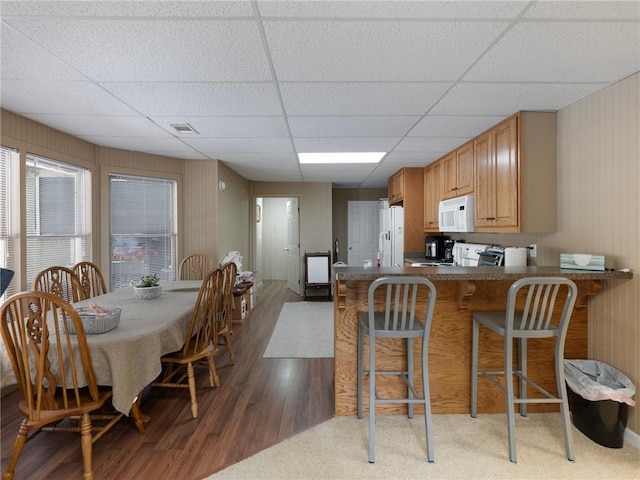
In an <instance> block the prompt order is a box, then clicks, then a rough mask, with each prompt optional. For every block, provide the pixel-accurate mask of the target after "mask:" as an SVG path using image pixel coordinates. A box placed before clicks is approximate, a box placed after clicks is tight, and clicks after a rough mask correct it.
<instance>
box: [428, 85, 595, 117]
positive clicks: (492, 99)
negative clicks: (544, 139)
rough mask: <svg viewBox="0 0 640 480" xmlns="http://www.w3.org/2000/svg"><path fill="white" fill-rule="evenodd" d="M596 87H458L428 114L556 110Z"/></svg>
mask: <svg viewBox="0 0 640 480" xmlns="http://www.w3.org/2000/svg"><path fill="white" fill-rule="evenodd" d="M604 85H605V84H600V83H564V84H562V83H549V84H545V83H504V84H502V83H461V84H458V85H457V86H456V87H454V88H453V89H452V90H451V91H450V92H449V93H448V94H447V95H446V96H445V97H444V98H443V99H442V100H441V101H440V102H439V103H438V105H436V106H435V107H434V108H433V110H432V111H431V113H433V114H434V115H500V116H508V115H512V114H513V113H515V112H517V111H519V110H560V109H562V108H564V107H566V106H567V105H570V104H572V103H574V102H576V101H578V100H580V99H581V98H584V97H586V96H588V95H590V94H592V93H593V92H595V91H597V90H599V89H601V88H603V87H604Z"/></svg>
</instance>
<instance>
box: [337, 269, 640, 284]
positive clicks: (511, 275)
mask: <svg viewBox="0 0 640 480" xmlns="http://www.w3.org/2000/svg"><path fill="white" fill-rule="evenodd" d="M400 275H413V276H418V277H426V278H428V279H429V280H513V281H515V280H517V279H519V278H524V277H556V276H560V277H566V278H570V279H571V280H627V279H631V278H633V272H620V271H618V270H605V271H593V270H570V269H565V268H560V267H558V266H544V267H535V266H528V267H492V266H487V267H451V266H438V267H380V268H377V267H370V268H364V267H349V266H333V276H334V278H337V279H338V280H375V279H376V278H380V277H386V276H400Z"/></svg>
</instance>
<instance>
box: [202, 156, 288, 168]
mask: <svg viewBox="0 0 640 480" xmlns="http://www.w3.org/2000/svg"><path fill="white" fill-rule="evenodd" d="M207 155H208V156H209V157H211V158H218V159H220V160H222V161H224V162H225V163H228V164H234V165H245V166H250V165H256V166H259V167H260V168H266V169H272V170H277V169H278V168H281V166H285V167H291V166H295V167H296V168H297V166H298V157H297V156H296V154H295V153H293V152H289V153H287V152H260V153H251V152H207Z"/></svg>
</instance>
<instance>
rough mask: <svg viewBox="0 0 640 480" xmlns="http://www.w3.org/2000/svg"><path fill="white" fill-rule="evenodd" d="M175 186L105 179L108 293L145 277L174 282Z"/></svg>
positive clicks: (149, 180)
mask: <svg viewBox="0 0 640 480" xmlns="http://www.w3.org/2000/svg"><path fill="white" fill-rule="evenodd" d="M176 191H177V182H175V181H174V180H166V179H158V178H147V177H138V176H130V175H116V174H111V175H109V202H110V222H109V253H110V258H111V268H110V276H109V284H110V288H111V290H117V289H119V288H122V287H128V286H129V285H131V283H132V282H138V281H139V280H140V277H142V276H143V275H145V274H147V273H155V274H157V275H158V277H160V279H161V280H175V269H174V268H173V266H174V265H175V261H176V241H177V220H176V215H177V200H176Z"/></svg>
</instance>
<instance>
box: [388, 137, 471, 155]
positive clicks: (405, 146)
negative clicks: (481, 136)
mask: <svg viewBox="0 0 640 480" xmlns="http://www.w3.org/2000/svg"><path fill="white" fill-rule="evenodd" d="M468 140H471V137H463V138H457V137H406V138H403V139H402V141H400V143H399V144H398V145H397V146H396V148H394V149H393V151H394V152H442V151H444V152H449V151H451V150H454V149H456V148H457V147H459V146H460V145H462V144H463V143H465V142H467V141H468Z"/></svg>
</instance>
